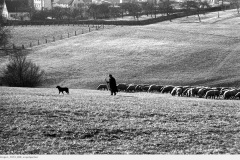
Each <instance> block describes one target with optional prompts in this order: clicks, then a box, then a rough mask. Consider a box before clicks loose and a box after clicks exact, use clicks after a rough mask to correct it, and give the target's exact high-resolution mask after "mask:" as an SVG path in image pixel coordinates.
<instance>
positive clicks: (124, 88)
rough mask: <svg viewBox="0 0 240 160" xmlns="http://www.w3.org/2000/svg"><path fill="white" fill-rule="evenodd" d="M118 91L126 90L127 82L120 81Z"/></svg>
mask: <svg viewBox="0 0 240 160" xmlns="http://www.w3.org/2000/svg"><path fill="white" fill-rule="evenodd" d="M117 88H118V91H126V90H127V88H128V85H127V84H126V83H119V84H118V85H117Z"/></svg>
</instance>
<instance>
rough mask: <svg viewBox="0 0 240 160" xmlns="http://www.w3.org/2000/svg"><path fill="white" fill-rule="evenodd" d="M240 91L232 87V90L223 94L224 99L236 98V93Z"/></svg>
mask: <svg viewBox="0 0 240 160" xmlns="http://www.w3.org/2000/svg"><path fill="white" fill-rule="evenodd" d="M239 91H240V90H237V89H232V90H228V91H225V92H224V94H223V98H224V99H230V98H234V97H235V95H236V94H237V93H238V92H239Z"/></svg>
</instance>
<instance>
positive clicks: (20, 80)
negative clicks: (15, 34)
mask: <svg viewBox="0 0 240 160" xmlns="http://www.w3.org/2000/svg"><path fill="white" fill-rule="evenodd" d="M26 54H27V53H26V51H23V50H14V51H12V53H11V55H10V57H9V63H8V64H7V65H6V68H5V69H4V71H3V77H2V83H3V84H4V85H8V86H15V87H35V86H38V85H40V84H41V83H42V81H43V77H44V71H43V70H41V69H40V67H39V66H37V65H36V64H34V63H33V62H31V61H30V60H28V59H27V56H26Z"/></svg>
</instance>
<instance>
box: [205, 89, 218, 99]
mask: <svg viewBox="0 0 240 160" xmlns="http://www.w3.org/2000/svg"><path fill="white" fill-rule="evenodd" d="M219 96H220V91H219V90H209V91H207V93H206V95H205V98H206V99H207V98H208V97H210V98H214V99H215V97H218V98H219Z"/></svg>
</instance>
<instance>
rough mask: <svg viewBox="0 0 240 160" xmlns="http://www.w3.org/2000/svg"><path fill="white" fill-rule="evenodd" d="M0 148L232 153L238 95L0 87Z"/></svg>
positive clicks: (237, 144) (236, 141) (236, 142)
mask: <svg viewBox="0 0 240 160" xmlns="http://www.w3.org/2000/svg"><path fill="white" fill-rule="evenodd" d="M0 91H1V92H0V104H1V105H0V117H1V121H0V153H1V154H239V153H240V149H239V148H240V136H239V131H240V125H239V120H240V109H239V105H240V101H237V100H235V101H224V100H206V99H195V98H187V97H172V96H170V95H168V94H154V93H152V94H149V93H119V94H118V95H117V96H110V93H109V92H107V91H95V90H80V89H70V94H69V95H67V94H65V95H62V94H61V95H59V94H58V91H57V89H56V88H39V89H32V88H5V87H1V88H0Z"/></svg>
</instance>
